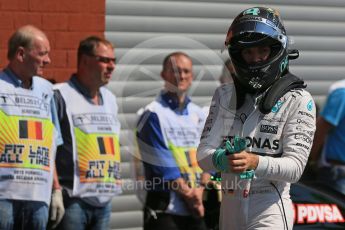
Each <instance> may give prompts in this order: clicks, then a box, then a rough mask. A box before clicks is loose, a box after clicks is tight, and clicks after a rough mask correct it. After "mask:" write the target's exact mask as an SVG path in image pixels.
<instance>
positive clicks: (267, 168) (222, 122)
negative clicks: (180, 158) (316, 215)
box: [197, 7, 315, 230]
mask: <svg viewBox="0 0 345 230" xmlns="http://www.w3.org/2000/svg"><path fill="white" fill-rule="evenodd" d="M225 45H226V47H227V49H228V51H229V55H230V58H231V60H232V63H233V65H234V68H235V71H236V74H235V76H234V77H233V80H234V83H230V84H225V85H222V86H220V87H219V88H217V90H216V92H215V94H214V96H213V99H212V104H211V107H210V112H209V116H208V118H207V121H206V124H205V127H204V131H203V134H202V137H201V142H200V145H199V147H198V152H197V155H198V161H199V165H200V166H201V167H202V168H203V169H204V170H205V171H212V170H213V171H221V172H222V173H221V174H222V191H223V199H222V204H221V215H220V229H222V230H232V229H234V230H239V229H289V230H292V227H293V206H292V202H291V199H290V194H289V192H290V183H295V182H297V181H298V180H299V178H300V177H301V175H302V173H303V170H304V168H305V165H306V163H307V160H308V156H309V153H310V149H311V146H312V141H313V136H314V132H315V104H314V101H313V99H312V97H311V95H310V94H309V93H308V92H307V91H306V90H305V89H304V88H305V87H306V86H305V85H304V82H303V81H302V80H301V79H299V78H298V77H296V76H294V75H292V74H291V73H290V72H289V71H288V65H289V59H295V58H297V57H298V51H297V50H289V49H288V38H287V35H286V32H285V29H284V26H283V24H282V21H281V19H280V16H279V13H278V12H277V11H276V10H274V9H271V8H264V7H254V8H250V9H247V10H245V11H243V12H241V13H240V14H239V15H238V16H237V17H236V18H235V19H234V21H233V23H232V24H231V26H230V28H229V31H228V33H227V37H226V41H225ZM241 141H242V142H241ZM226 142H227V144H226ZM239 143H244V144H243V145H242V147H241V145H240V144H239ZM229 144H230V145H229Z"/></svg>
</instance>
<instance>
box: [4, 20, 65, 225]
mask: <svg viewBox="0 0 345 230" xmlns="http://www.w3.org/2000/svg"><path fill="white" fill-rule="evenodd" d="M8 45H9V47H8V53H7V58H8V60H9V64H8V66H7V67H6V68H5V70H4V71H2V72H1V73H0V98H1V102H0V124H1V128H0V177H1V179H0V190H1V192H0V194H1V195H0V229H6V230H11V229H23V227H24V228H25V229H35V230H44V229H46V226H47V222H48V205H49V203H50V199H51V189H52V186H53V194H54V195H53V196H55V197H56V196H59V195H60V196H61V192H60V193H59V192H58V191H59V184H58V183H56V181H54V184H53V172H54V160H55V150H56V146H57V145H60V144H62V138H61V134H60V126H59V124H58V121H57V114H56V109H55V104H54V98H53V90H52V84H51V83H50V82H48V81H47V80H45V79H43V78H41V77H39V76H42V74H43V68H44V67H45V66H46V65H47V64H49V63H50V58H49V52H50V44H49V41H48V38H47V37H46V35H45V34H44V33H43V32H42V31H41V30H39V29H38V28H36V27H34V26H31V25H27V26H23V27H21V28H19V29H18V30H17V31H16V32H15V33H14V34H13V35H12V36H11V38H10V39H9V42H8ZM55 208H56V209H55V211H56V210H59V211H58V212H55V215H54V217H53V219H54V221H59V220H60V219H61V218H62V216H63V212H64V210H63V206H56V207H55ZM56 214H58V215H56Z"/></svg>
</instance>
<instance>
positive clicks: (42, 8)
mask: <svg viewBox="0 0 345 230" xmlns="http://www.w3.org/2000/svg"><path fill="white" fill-rule="evenodd" d="M104 13H105V0H0V68H3V67H5V66H6V65H7V58H6V53H7V41H8V39H9V37H10V35H11V34H12V33H13V32H14V31H15V30H16V29H17V28H18V27H20V26H23V25H27V24H32V25H35V26H37V27H38V28H40V29H42V30H43V31H44V32H46V33H47V35H48V38H49V40H50V43H51V44H50V45H51V55H50V57H51V59H52V63H51V64H50V65H49V66H48V67H47V69H46V71H45V74H44V75H45V76H44V77H45V78H48V79H54V80H56V81H58V82H59V81H64V80H66V79H68V78H69V77H70V75H71V73H73V72H74V71H75V68H76V63H77V57H76V50H77V48H78V44H79V41H80V40H81V39H83V38H85V37H86V36H89V35H97V36H101V37H104V29H105V18H104Z"/></svg>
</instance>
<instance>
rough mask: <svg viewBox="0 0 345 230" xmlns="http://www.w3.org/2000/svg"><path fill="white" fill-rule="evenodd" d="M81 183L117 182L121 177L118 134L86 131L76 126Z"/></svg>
mask: <svg viewBox="0 0 345 230" xmlns="http://www.w3.org/2000/svg"><path fill="white" fill-rule="evenodd" d="M74 133H75V136H76V144H77V154H78V163H79V175H80V183H97V182H102V183H115V182H116V180H119V179H120V165H119V164H120V145H119V138H118V136H117V135H116V134H106V133H86V132H83V131H82V130H81V129H79V128H75V132H74Z"/></svg>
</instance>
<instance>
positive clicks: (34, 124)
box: [19, 120, 43, 140]
mask: <svg viewBox="0 0 345 230" xmlns="http://www.w3.org/2000/svg"><path fill="white" fill-rule="evenodd" d="M19 138H21V139H34V140H42V139H43V136H42V122H40V121H30V120H19Z"/></svg>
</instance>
